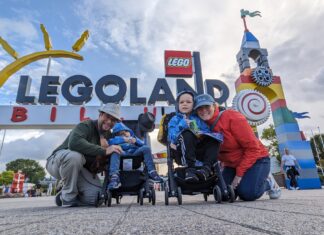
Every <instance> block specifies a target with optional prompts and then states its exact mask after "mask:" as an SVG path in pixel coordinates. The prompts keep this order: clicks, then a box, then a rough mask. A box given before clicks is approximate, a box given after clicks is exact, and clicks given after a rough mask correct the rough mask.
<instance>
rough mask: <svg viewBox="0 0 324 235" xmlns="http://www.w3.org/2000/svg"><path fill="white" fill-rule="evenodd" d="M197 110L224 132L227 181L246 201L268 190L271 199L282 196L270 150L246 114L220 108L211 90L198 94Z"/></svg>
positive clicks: (223, 155)
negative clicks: (271, 162) (255, 131)
mask: <svg viewBox="0 0 324 235" xmlns="http://www.w3.org/2000/svg"><path fill="white" fill-rule="evenodd" d="M194 110H195V111H196V112H197V114H198V116H199V117H200V118H201V119H202V120H203V121H205V122H206V123H207V124H208V125H209V126H214V127H213V131H214V132H220V133H222V134H223V135H224V142H223V144H222V145H221V148H220V153H219V156H218V160H219V161H221V162H222V164H223V166H224V170H223V177H224V180H225V182H226V184H231V185H232V186H233V188H234V189H235V190H236V193H237V195H238V196H239V197H240V198H241V199H242V200H245V201H253V200H256V199H258V198H260V197H261V196H262V195H263V193H264V192H266V191H268V193H269V196H270V198H271V199H277V198H279V197H280V195H281V190H280V188H279V186H278V185H277V184H276V182H275V180H274V178H273V176H272V174H269V172H270V158H269V154H268V151H267V149H266V148H265V147H264V146H263V144H262V143H261V142H260V140H258V139H257V138H256V137H255V135H254V133H253V130H252V128H251V127H250V125H249V124H248V122H247V120H246V118H245V117H244V116H243V115H242V114H241V113H239V112H237V111H234V110H225V111H220V109H219V107H218V105H217V104H216V103H215V101H214V99H213V97H211V96H210V95H208V94H201V95H198V96H197V97H196V98H195V107H194ZM216 120H218V121H217V123H216V125H214V123H215V121H216Z"/></svg>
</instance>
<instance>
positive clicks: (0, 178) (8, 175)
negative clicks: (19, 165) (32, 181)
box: [0, 171, 14, 185]
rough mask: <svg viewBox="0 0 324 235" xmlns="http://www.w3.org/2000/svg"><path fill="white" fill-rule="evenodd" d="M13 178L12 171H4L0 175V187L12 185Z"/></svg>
mask: <svg viewBox="0 0 324 235" xmlns="http://www.w3.org/2000/svg"><path fill="white" fill-rule="evenodd" d="M13 176H14V172H13V171H4V172H2V173H1V174H0V185H8V184H11V183H12V180H13Z"/></svg>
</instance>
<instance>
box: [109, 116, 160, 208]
mask: <svg viewBox="0 0 324 235" xmlns="http://www.w3.org/2000/svg"><path fill="white" fill-rule="evenodd" d="M140 117H143V116H141V115H140ZM145 117H146V118H149V119H153V122H152V123H151V124H152V125H154V120H155V119H154V116H153V114H151V113H145V114H144V119H145ZM136 126H137V125H136ZM146 131H149V130H148V129H146ZM112 134H113V138H111V139H109V140H108V144H109V145H120V146H121V148H122V150H123V152H122V154H117V153H113V154H112V155H111V157H110V159H109V160H110V163H109V164H108V166H107V172H106V177H105V182H104V190H105V194H106V202H107V203H106V204H108V206H110V205H111V198H116V201H117V203H119V202H120V198H121V197H122V196H123V195H137V196H138V202H140V204H141V205H142V204H143V198H144V197H148V198H149V200H150V202H152V204H155V191H154V188H153V182H163V180H162V179H161V178H160V176H159V175H158V174H157V172H156V169H155V166H154V163H153V159H152V153H151V149H150V148H149V147H148V146H146V145H144V142H143V141H142V140H141V139H139V138H138V137H136V136H135V134H134V132H133V131H132V130H131V129H130V128H128V127H127V126H126V125H125V124H123V123H116V124H115V126H114V127H113V129H112ZM143 162H144V169H143V167H142V163H143ZM108 180H109V184H108Z"/></svg>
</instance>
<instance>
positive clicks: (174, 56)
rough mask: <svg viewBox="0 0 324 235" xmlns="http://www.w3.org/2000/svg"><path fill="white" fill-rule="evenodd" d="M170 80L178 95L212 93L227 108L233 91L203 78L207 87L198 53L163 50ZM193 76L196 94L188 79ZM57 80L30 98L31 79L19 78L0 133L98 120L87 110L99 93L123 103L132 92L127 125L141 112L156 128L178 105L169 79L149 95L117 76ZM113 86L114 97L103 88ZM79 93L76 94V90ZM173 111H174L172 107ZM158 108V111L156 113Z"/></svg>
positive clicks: (125, 111)
mask: <svg viewBox="0 0 324 235" xmlns="http://www.w3.org/2000/svg"><path fill="white" fill-rule="evenodd" d="M165 72H166V77H170V76H172V77H177V78H176V90H177V92H179V91H181V90H184V89H187V90H191V91H193V92H195V93H197V94H201V93H204V92H205V93H208V94H210V95H212V96H213V97H215V94H214V90H215V89H216V90H218V91H219V94H221V96H220V97H217V98H215V100H216V101H217V102H218V103H224V102H225V101H226V100H227V98H228V96H229V90H228V87H227V86H226V84H225V83H223V82H222V81H220V80H214V79H205V80H204V82H203V78H202V72H201V65H200V55H199V52H193V53H191V52H190V51H165ZM193 75H194V80H195V89H194V88H192V87H191V86H190V85H189V84H188V83H187V82H186V80H185V79H181V78H180V77H183V78H186V77H192V76H193ZM60 80H61V79H60V77H59V76H43V77H42V79H41V84H40V89H39V93H38V96H34V95H31V94H30V87H31V84H32V78H30V77H29V76H25V75H24V76H21V77H20V82H19V86H18V91H17V96H16V103H17V104H18V105H15V106H0V113H1V115H0V129H2V128H19V127H26V128H65V127H69V128H70V127H71V126H73V125H75V124H77V123H78V122H79V121H80V120H84V119H86V118H97V116H98V107H97V106H86V104H87V103H88V102H90V101H91V99H92V96H93V95H94V94H95V95H96V96H97V97H98V99H99V100H100V101H101V102H102V103H103V104H105V103H120V102H122V101H123V100H124V99H125V96H126V94H127V93H128V92H129V93H130V100H129V103H130V104H131V106H128V107H126V106H123V107H122V110H121V112H122V117H123V118H124V119H125V120H136V119H137V117H138V115H139V114H140V113H142V112H143V111H145V109H146V110H149V111H151V112H153V110H154V113H155V115H156V119H157V123H158V122H159V119H160V117H161V116H162V115H163V113H164V112H171V111H173V110H174V108H173V107H172V106H173V105H175V97H174V95H173V94H172V92H171V89H170V87H169V85H168V83H167V80H166V79H165V78H157V80H156V82H155V85H154V87H153V89H152V91H151V94H150V96H149V97H148V99H147V97H140V96H139V95H138V92H137V91H138V85H139V84H138V79H137V78H131V79H130V86H129V87H127V85H126V82H125V80H124V79H123V78H122V77H120V76H117V75H113V74H111V75H105V76H103V77H101V78H100V79H99V80H98V81H97V82H96V83H95V84H93V82H92V81H91V79H90V78H89V77H86V76H83V75H73V76H71V77H68V78H67V79H65V80H64V82H63V83H61V81H60ZM108 86H110V87H111V86H114V87H115V88H116V89H115V90H117V92H116V93H115V94H114V95H108V94H106V93H105V88H106V87H108ZM73 89H74V90H76V93H75V92H74V93H72V92H71V91H72V90H73ZM59 94H62V96H63V98H64V99H65V100H66V101H68V103H69V104H70V105H68V106H58V103H59V102H58V95H59ZM156 102H167V104H168V105H167V106H165V107H162V106H160V107H155V104H156ZM170 106H171V107H170ZM154 107H155V108H154Z"/></svg>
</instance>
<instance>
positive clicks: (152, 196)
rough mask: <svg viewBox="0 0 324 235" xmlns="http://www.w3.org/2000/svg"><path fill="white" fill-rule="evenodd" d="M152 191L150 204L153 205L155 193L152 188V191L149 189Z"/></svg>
mask: <svg viewBox="0 0 324 235" xmlns="http://www.w3.org/2000/svg"><path fill="white" fill-rule="evenodd" d="M151 192H152V193H151V197H150V198H151V199H152V205H153V206H154V205H155V201H156V195H155V190H154V189H152V191H151Z"/></svg>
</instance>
